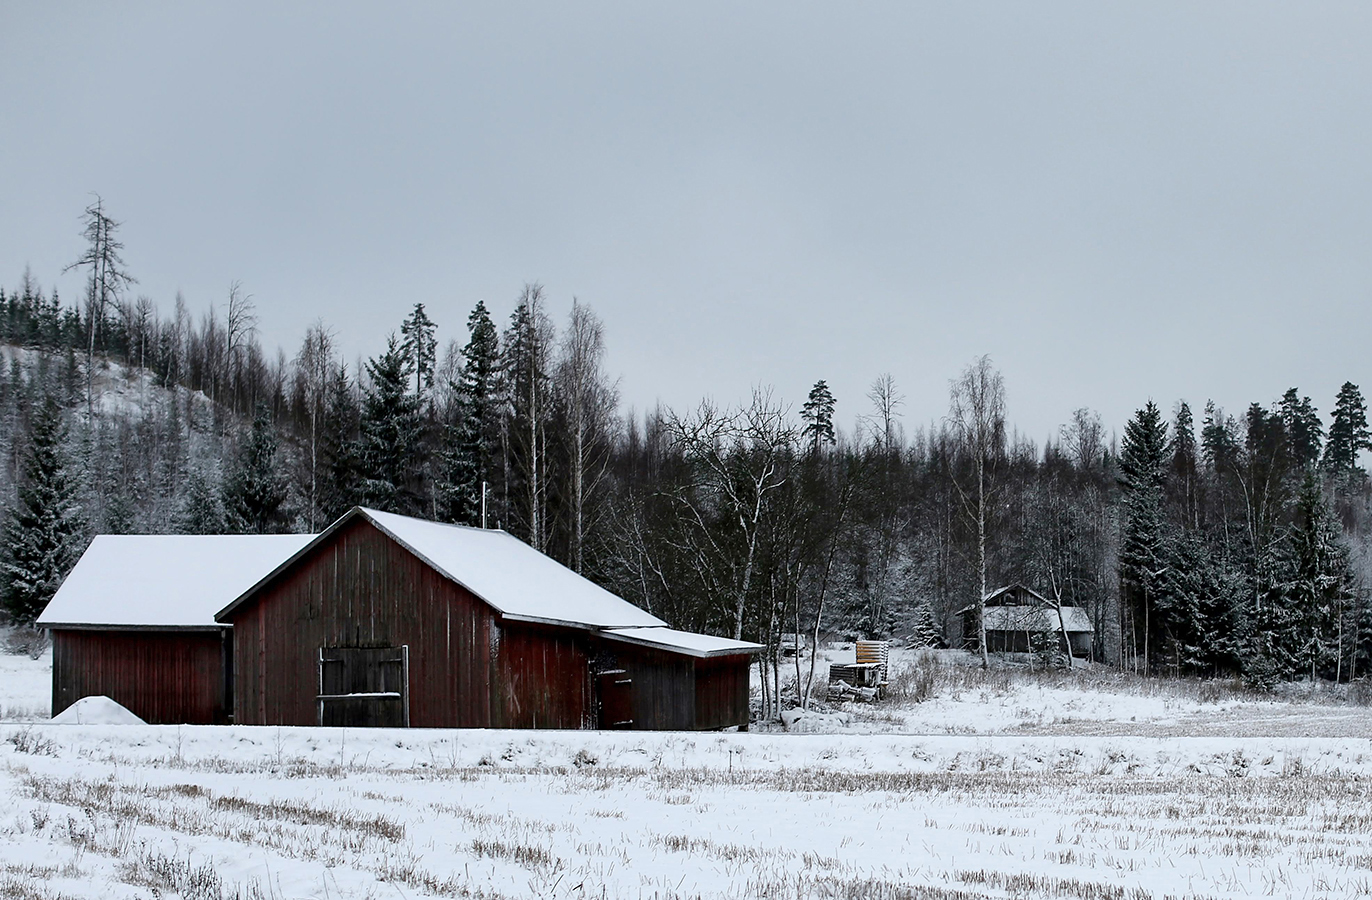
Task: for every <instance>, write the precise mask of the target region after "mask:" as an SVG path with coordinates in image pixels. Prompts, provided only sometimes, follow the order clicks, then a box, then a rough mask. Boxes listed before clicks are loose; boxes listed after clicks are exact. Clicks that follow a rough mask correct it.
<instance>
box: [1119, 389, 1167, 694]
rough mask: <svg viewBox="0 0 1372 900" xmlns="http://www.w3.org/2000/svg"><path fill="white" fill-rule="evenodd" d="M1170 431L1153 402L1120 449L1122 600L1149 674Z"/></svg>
mask: <svg viewBox="0 0 1372 900" xmlns="http://www.w3.org/2000/svg"><path fill="white" fill-rule="evenodd" d="M1166 464H1167V426H1166V425H1164V424H1163V421H1162V414H1161V412H1159V410H1158V407H1157V405H1156V404H1155V403H1153V402H1152V401H1151V400H1150V401H1149V402H1148V404H1147V405H1146V406H1144V408H1143V409H1141V410H1139V411H1138V412H1137V413H1135V414H1134V418H1132V419H1131V420H1130V421H1129V424H1128V425H1127V426H1125V430H1124V443H1123V446H1122V448H1121V450H1120V458H1119V468H1120V479H1119V480H1120V489H1121V491H1122V494H1123V497H1122V501H1123V510H1122V512H1121V536H1120V582H1121V595H1122V598H1123V599H1124V601H1125V604H1126V606H1127V608H1128V610H1129V613H1130V615H1129V621H1128V622H1127V623H1122V624H1127V625H1128V630H1129V632H1130V635H1129V637H1128V638H1127V639H1126V640H1128V641H1129V643H1130V644H1132V646H1131V647H1130V648H1129V651H1130V653H1131V654H1132V655H1135V656H1136V658H1140V659H1142V661H1143V665H1144V671H1145V672H1147V671H1148V669H1149V655H1150V654H1151V653H1152V652H1153V650H1154V649H1156V645H1154V644H1153V643H1152V631H1153V629H1154V627H1156V626H1159V625H1161V626H1162V628H1161V630H1160V632H1159V633H1165V630H1166V627H1167V626H1166V625H1165V624H1163V623H1159V622H1158V621H1156V618H1157V617H1156V615H1155V613H1154V609H1153V607H1154V606H1155V605H1156V604H1157V602H1158V596H1157V595H1158V590H1159V586H1160V585H1159V583H1158V576H1159V575H1160V574H1162V573H1161V572H1160V571H1159V570H1164V569H1165V568H1166V567H1165V566H1164V564H1163V558H1164V555H1165V546H1164V544H1165V541H1166V523H1165V521H1164V518H1163V510H1162V500H1163V488H1164V485H1165V484H1166V469H1165V466H1166Z"/></svg>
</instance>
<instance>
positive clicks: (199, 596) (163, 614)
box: [36, 534, 314, 631]
mask: <svg viewBox="0 0 1372 900" xmlns="http://www.w3.org/2000/svg"><path fill="white" fill-rule="evenodd" d="M313 539H314V535H309V534H194V535H191V534H156V535H153V534H102V535H99V536H97V537H96V538H95V539H94V540H93V541H91V544H90V546H89V547H87V548H86V552H85V553H83V554H82V555H81V559H80V560H78V561H77V563H76V566H75V567H74V568H73V569H72V570H71V573H70V574H69V575H68V576H67V578H66V580H65V581H63V582H62V586H61V587H60V588H58V590H57V594H56V595H55V596H54V597H53V598H52V601H51V602H50V603H49V604H48V606H47V608H46V609H44V610H43V614H42V615H40V616H39V617H38V620H37V623H36V624H38V625H39V626H40V627H44V628H63V629H105V630H120V629H126V630H143V629H146V630H172V629H175V630H190V631H200V630H203V631H213V630H218V629H220V628H222V627H223V626H222V625H219V624H218V623H216V622H215V620H214V614H215V613H216V612H217V611H219V610H220V609H222V608H223V607H224V606H225V605H226V604H228V603H231V602H232V601H233V600H234V599H235V598H237V597H238V596H239V595H241V594H242V593H243V592H244V591H246V590H248V589H249V588H251V587H252V586H253V585H254V584H256V583H257V582H258V581H260V580H261V579H262V578H263V577H264V576H265V575H267V574H268V573H269V572H271V571H272V570H274V569H275V568H276V567H277V566H278V565H280V563H281V561H282V560H284V559H288V558H290V557H291V556H292V555H294V554H295V553H296V552H298V551H299V550H300V549H301V548H303V547H304V546H305V545H307V544H308V543H309V542H310V541H311V540H313Z"/></svg>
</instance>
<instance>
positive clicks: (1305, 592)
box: [1289, 471, 1354, 679]
mask: <svg viewBox="0 0 1372 900" xmlns="http://www.w3.org/2000/svg"><path fill="white" fill-rule="evenodd" d="M1291 563H1292V570H1293V571H1292V573H1291V575H1292V577H1291V580H1290V582H1289V592H1290V605H1291V607H1292V608H1291V613H1292V616H1291V618H1292V621H1293V632H1294V633H1293V634H1292V635H1291V639H1292V640H1293V646H1292V647H1290V656H1291V657H1292V658H1293V659H1294V660H1295V661H1297V662H1298V664H1299V666H1300V671H1301V672H1305V673H1307V674H1309V676H1310V677H1311V679H1314V677H1315V676H1316V675H1317V674H1318V673H1320V672H1322V671H1323V670H1326V669H1329V668H1332V667H1333V666H1334V665H1335V664H1336V663H1337V658H1336V656H1335V654H1336V653H1337V652H1338V650H1337V629H1338V621H1339V616H1340V615H1341V614H1342V612H1343V607H1344V604H1345V603H1346V601H1347V599H1348V597H1349V595H1350V588H1351V586H1352V584H1353V578H1354V576H1353V570H1352V564H1351V562H1350V559H1349V553H1348V548H1347V547H1346V546H1345V545H1344V543H1343V533H1342V529H1341V528H1340V526H1339V523H1338V522H1337V521H1336V519H1335V517H1334V515H1333V513H1332V511H1331V510H1330V508H1329V504H1328V503H1327V502H1325V498H1324V492H1323V490H1322V489H1321V486H1320V483H1319V481H1318V479H1316V477H1315V474H1314V472H1313V471H1311V472H1307V474H1306V476H1305V479H1304V481H1303V482H1302V484H1301V491H1300V496H1299V498H1298V500H1297V502H1296V525H1295V529H1294V531H1293V532H1292V535H1291ZM1292 674H1295V673H1294V672H1293V673H1292Z"/></svg>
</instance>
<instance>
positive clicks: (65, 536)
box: [0, 397, 86, 624]
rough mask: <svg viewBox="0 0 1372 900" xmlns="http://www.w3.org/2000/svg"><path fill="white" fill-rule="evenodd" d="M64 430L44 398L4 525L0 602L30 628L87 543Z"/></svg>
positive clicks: (54, 406) (56, 410) (53, 406)
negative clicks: (65, 451) (14, 500)
mask: <svg viewBox="0 0 1372 900" xmlns="http://www.w3.org/2000/svg"><path fill="white" fill-rule="evenodd" d="M63 437H64V429H63V427H62V413H61V410H60V409H59V408H58V405H57V402H56V401H55V400H54V399H52V398H51V397H48V398H46V399H45V401H44V403H43V404H42V406H41V407H40V408H39V410H38V411H37V413H36V415H35V416H34V417H33V421H32V423H31V426H30V431H29V448H28V453H27V454H26V457H25V460H24V478H23V482H22V485H21V487H20V489H19V502H18V503H17V504H16V505H15V506H14V507H13V508H12V509H11V510H10V512H9V517H8V521H7V522H6V523H5V533H4V548H3V550H4V552H3V556H2V557H0V579H2V580H0V599H3V601H4V607H5V610H6V611H7V612H8V613H9V614H10V616H11V617H12V618H13V619H14V620H15V621H16V622H19V623H21V624H29V623H32V622H33V620H34V619H35V618H37V617H38V614H39V613H41V612H42V611H43V608H44V607H45V606H47V604H48V601H49V600H51V599H52V596H53V594H55V593H56V592H57V588H58V586H59V585H60V584H61V583H62V579H64V578H65V577H66V576H67V572H69V571H71V567H72V566H73V565H75V563H76V559H77V557H78V556H79V555H80V553H81V550H82V547H83V546H84V543H85V537H86V522H85V520H84V519H83V517H82V515H81V506H80V502H79V499H78V494H77V487H76V485H75V483H74V482H73V480H72V479H71V477H70V476H69V475H68V471H67V464H66V460H65V459H64V455H63V452H62V440H63Z"/></svg>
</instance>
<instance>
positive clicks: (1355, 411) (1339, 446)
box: [1323, 381, 1372, 487]
mask: <svg viewBox="0 0 1372 900" xmlns="http://www.w3.org/2000/svg"><path fill="white" fill-rule="evenodd" d="M1363 450H1372V431H1369V430H1368V428H1367V404H1366V403H1364V402H1363V399H1362V391H1360V390H1358V386H1357V385H1356V384H1354V383H1353V382H1351V381H1346V382H1344V385H1343V387H1342V388H1340V389H1339V396H1338V399H1337V400H1336V401H1335V402H1334V418H1333V421H1332V422H1330V424H1329V442H1328V443H1327V444H1326V445H1325V448H1324V461H1323V465H1324V470H1325V473H1326V474H1327V475H1328V476H1329V477H1330V478H1331V479H1333V480H1334V481H1335V482H1336V483H1338V484H1339V486H1340V487H1346V486H1349V485H1351V484H1352V483H1353V482H1355V481H1361V480H1362V479H1363V478H1366V477H1367V473H1365V472H1363V470H1362V469H1361V468H1359V466H1358V454H1359V453H1360V452H1362V451H1363Z"/></svg>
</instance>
